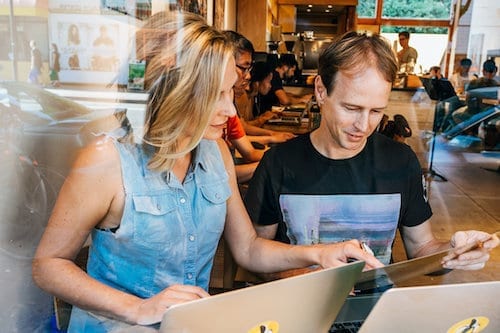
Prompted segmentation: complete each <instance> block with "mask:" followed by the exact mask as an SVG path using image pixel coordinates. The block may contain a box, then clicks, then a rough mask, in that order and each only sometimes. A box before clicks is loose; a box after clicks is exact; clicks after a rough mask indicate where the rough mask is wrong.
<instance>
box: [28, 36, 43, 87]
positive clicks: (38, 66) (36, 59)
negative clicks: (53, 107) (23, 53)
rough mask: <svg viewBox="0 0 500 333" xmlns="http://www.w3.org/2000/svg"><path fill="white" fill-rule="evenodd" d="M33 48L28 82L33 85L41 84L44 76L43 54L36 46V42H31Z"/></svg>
mask: <svg viewBox="0 0 500 333" xmlns="http://www.w3.org/2000/svg"><path fill="white" fill-rule="evenodd" d="M30 48H31V64H30V72H29V75H28V82H29V83H33V84H40V76H41V74H42V53H41V52H40V50H39V49H38V47H37V46H36V42H35V41H34V40H30Z"/></svg>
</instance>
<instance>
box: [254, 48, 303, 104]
mask: <svg viewBox="0 0 500 333" xmlns="http://www.w3.org/2000/svg"><path fill="white" fill-rule="evenodd" d="M296 69H297V61H296V60H295V58H293V57H289V56H288V55H287V54H283V55H282V56H281V57H280V58H279V59H278V64H277V67H276V68H275V69H274V72H273V78H272V80H271V86H272V87H271V90H270V91H269V93H268V94H267V95H265V96H262V99H261V106H262V108H261V111H262V112H265V111H268V110H271V108H272V106H273V105H291V104H299V103H307V101H308V100H309V99H310V98H311V96H312V95H311V94H305V95H303V96H295V95H292V94H290V93H287V92H286V91H285V89H284V88H283V80H285V79H287V78H290V77H293V76H294V74H295V70H296Z"/></svg>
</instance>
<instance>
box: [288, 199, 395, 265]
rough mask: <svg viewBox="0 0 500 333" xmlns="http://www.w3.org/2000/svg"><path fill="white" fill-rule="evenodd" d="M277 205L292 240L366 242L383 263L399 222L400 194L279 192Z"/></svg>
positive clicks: (389, 257) (389, 256) (312, 242)
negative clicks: (354, 240)
mask: <svg viewBox="0 0 500 333" xmlns="http://www.w3.org/2000/svg"><path fill="white" fill-rule="evenodd" d="M280 207H281V212H282V214H283V220H284V222H285V223H286V226H287V235H288V238H289V239H290V243H291V244H317V243H335V242H342V241H345V240H350V239H353V238H355V239H358V240H359V241H362V242H366V244H367V245H368V246H369V247H370V248H371V249H372V250H373V252H374V254H375V256H376V257H377V258H378V259H379V260H380V261H381V262H382V263H384V264H389V263H390V260H391V248H392V243H393V240H394V236H395V234H396V228H397V226H398V220H399V211H400V207H401V196H400V195H399V194H366V195H302V194H282V195H281V196H280Z"/></svg>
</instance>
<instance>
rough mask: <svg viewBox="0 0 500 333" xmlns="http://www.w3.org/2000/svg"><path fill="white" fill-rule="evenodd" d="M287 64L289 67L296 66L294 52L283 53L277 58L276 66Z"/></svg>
mask: <svg viewBox="0 0 500 333" xmlns="http://www.w3.org/2000/svg"><path fill="white" fill-rule="evenodd" d="M282 66H288V67H290V68H292V67H294V66H297V60H295V54H292V53H284V54H282V55H280V57H279V59H278V67H282Z"/></svg>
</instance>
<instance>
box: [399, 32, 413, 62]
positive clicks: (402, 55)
mask: <svg viewBox="0 0 500 333" xmlns="http://www.w3.org/2000/svg"><path fill="white" fill-rule="evenodd" d="M398 39H399V45H401V50H400V51H398V53H397V55H398V64H399V68H401V66H402V65H408V66H411V64H412V65H413V66H414V65H415V63H416V62H417V58H418V52H417V50H416V49H414V48H413V47H411V46H410V33H409V32H408V31H401V32H400V33H399V34H398ZM412 70H413V69H412Z"/></svg>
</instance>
